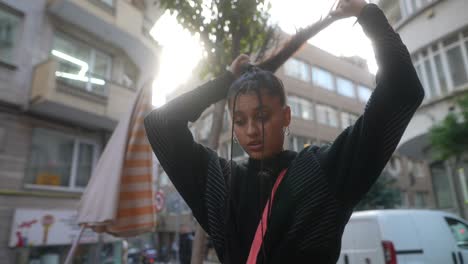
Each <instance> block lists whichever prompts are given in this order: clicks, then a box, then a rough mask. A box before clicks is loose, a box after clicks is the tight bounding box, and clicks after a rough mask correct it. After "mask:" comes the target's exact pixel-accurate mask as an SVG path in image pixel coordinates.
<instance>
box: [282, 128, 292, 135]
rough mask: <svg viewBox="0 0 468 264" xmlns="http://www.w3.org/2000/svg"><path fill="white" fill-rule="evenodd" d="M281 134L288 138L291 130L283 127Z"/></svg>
mask: <svg viewBox="0 0 468 264" xmlns="http://www.w3.org/2000/svg"><path fill="white" fill-rule="evenodd" d="M283 133H284V134H285V135H286V136H289V135H290V134H291V130H290V129H289V126H287V127H285V128H284V129H283Z"/></svg>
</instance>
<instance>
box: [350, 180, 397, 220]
mask: <svg viewBox="0 0 468 264" xmlns="http://www.w3.org/2000/svg"><path fill="white" fill-rule="evenodd" d="M395 183H396V180H395V179H394V178H392V177H391V176H390V175H388V174H386V173H385V172H384V173H382V175H380V177H379V179H378V180H377V181H376V182H375V183H374V185H372V187H371V189H370V190H369V192H368V193H367V194H366V195H365V196H364V198H363V199H362V200H361V201H360V202H359V204H358V205H357V206H356V210H357V211H361V210H371V209H388V208H395V207H397V206H398V205H400V204H401V198H400V191H399V190H398V188H396V186H395Z"/></svg>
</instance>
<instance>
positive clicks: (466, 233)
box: [445, 217, 468, 249]
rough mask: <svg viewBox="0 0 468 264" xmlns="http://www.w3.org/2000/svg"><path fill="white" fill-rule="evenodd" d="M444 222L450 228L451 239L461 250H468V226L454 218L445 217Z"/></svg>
mask: <svg viewBox="0 0 468 264" xmlns="http://www.w3.org/2000/svg"><path fill="white" fill-rule="evenodd" d="M445 221H446V222H447V224H448V226H449V227H450V231H451V233H452V235H453V238H454V239H455V241H456V242H457V245H458V246H459V247H461V248H465V249H466V248H468V226H467V225H466V224H465V223H463V222H461V221H459V220H457V219H454V218H450V217H446V218H445Z"/></svg>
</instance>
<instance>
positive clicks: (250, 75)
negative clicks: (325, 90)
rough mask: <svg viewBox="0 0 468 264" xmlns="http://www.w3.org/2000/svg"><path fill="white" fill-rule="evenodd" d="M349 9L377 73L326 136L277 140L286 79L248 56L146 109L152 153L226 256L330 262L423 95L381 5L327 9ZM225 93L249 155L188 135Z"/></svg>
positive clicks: (285, 116) (355, 3) (354, 3)
mask: <svg viewBox="0 0 468 264" xmlns="http://www.w3.org/2000/svg"><path fill="white" fill-rule="evenodd" d="M349 16H356V17H358V22H359V23H360V24H361V25H362V27H363V29H364V31H365V32H366V34H367V35H368V36H369V38H371V40H372V41H373V44H374V47H375V53H376V57H377V61H378V65H379V73H378V74H377V87H376V89H375V91H374V92H373V94H372V96H371V98H370V100H369V102H368V104H367V106H366V108H365V111H364V114H363V115H362V116H360V118H359V119H358V120H357V121H356V123H355V124H354V125H353V126H350V127H348V128H347V129H345V130H344V131H343V132H342V133H341V134H340V135H339V136H338V137H337V138H336V140H335V141H334V142H333V143H332V144H331V145H328V146H324V147H317V146H309V147H306V148H305V149H304V150H302V151H300V152H299V153H296V152H293V151H285V150H283V141H284V137H285V134H286V132H285V131H286V130H287V127H288V126H289V123H290V121H291V111H290V108H289V106H287V105H286V98H285V92H284V88H283V86H282V83H281V81H280V80H279V79H278V78H277V77H275V75H274V74H273V73H271V72H269V71H267V70H263V69H261V67H255V66H251V65H249V64H248V57H246V56H240V57H239V58H237V59H236V60H235V61H234V62H233V64H232V65H231V71H232V72H226V73H225V74H224V75H222V76H220V77H218V78H217V79H215V80H213V81H210V82H208V83H206V84H204V85H202V86H200V87H198V88H197V89H195V90H193V91H191V92H188V93H186V94H184V95H182V96H180V97H178V98H176V99H174V100H173V101H171V102H170V103H168V104H167V105H165V106H164V107H161V108H159V109H156V110H155V111H153V112H152V113H151V114H149V115H148V116H147V117H146V119H145V126H146V131H147V135H148V139H149V141H150V143H151V145H152V147H153V150H154V152H155V154H156V156H157V157H158V159H159V161H160V163H161V165H162V166H163V168H164V169H165V171H166V172H167V174H168V176H169V177H170V179H171V180H172V182H173V183H174V185H175V186H176V188H177V189H178V191H179V192H180V193H181V195H182V196H183V198H184V199H185V201H186V202H187V204H188V205H189V206H190V208H191V209H192V212H193V214H194V216H195V217H196V219H197V220H198V222H199V223H200V225H201V226H202V227H203V228H204V229H205V231H206V232H207V233H208V234H209V235H210V237H211V239H212V241H213V243H214V245H215V249H216V251H217V254H218V256H219V259H220V260H221V261H222V262H223V263H246V261H247V260H248V261H249V263H255V262H256V263H288V262H289V263H336V261H337V260H338V257H339V253H340V245H341V236H342V234H343V230H344V227H345V225H346V223H347V222H348V220H349V217H350V215H351V213H352V211H353V207H354V206H355V205H356V204H357V203H358V201H359V200H360V199H361V198H362V197H363V196H364V194H365V193H366V192H367V191H368V190H369V188H370V187H371V185H372V184H373V183H374V182H375V181H376V179H377V177H378V176H379V174H380V173H381V171H382V169H383V168H384V166H385V164H386V163H387V161H388V160H389V158H390V156H391V155H392V153H393V151H394V150H395V148H396V146H397V144H398V142H399V140H400V138H401V136H402V135H403V132H404V130H405V128H406V126H407V124H408V123H409V121H410V119H411V117H412V115H413V113H414V112H415V111H416V109H417V108H418V106H419V105H420V103H421V101H422V99H423V97H424V92H423V88H422V86H421V84H420V82H419V79H418V77H417V74H416V71H415V70H414V68H413V65H412V62H411V59H410V56H409V54H408V51H407V49H406V48H405V46H404V44H403V43H402V42H401V40H400V38H399V36H398V35H397V34H396V33H395V32H394V31H393V29H392V28H391V26H390V25H389V23H388V21H387V19H386V18H385V16H384V14H383V12H382V11H381V10H380V9H379V8H378V7H377V6H376V5H373V4H367V3H366V2H365V1H364V0H341V1H340V2H339V5H338V8H337V9H336V10H335V11H333V12H332V13H331V18H332V20H337V19H340V18H344V17H349ZM265 65H266V64H265ZM273 68H274V67H273ZM223 98H227V99H228V102H229V109H230V112H231V115H232V118H233V131H234V134H235V137H236V139H237V141H238V142H239V144H240V145H241V146H242V147H243V148H244V150H245V151H246V152H247V153H248V155H249V160H248V161H247V162H246V163H242V164H238V163H234V162H232V161H227V160H225V159H223V158H220V157H218V155H217V154H216V152H215V151H213V150H210V149H208V148H206V147H204V146H202V145H200V144H197V143H196V142H194V140H193V137H192V135H191V133H190V131H189V129H188V128H187V123H188V122H189V121H191V122H194V121H195V120H197V118H198V117H199V116H200V114H201V113H202V111H203V110H204V109H206V108H207V107H208V106H209V105H211V104H213V103H215V102H217V101H218V100H221V99H223ZM273 190H274V192H273ZM272 193H274V196H273V199H269V198H271V196H272ZM259 245H260V248H259V247H258V246H259Z"/></svg>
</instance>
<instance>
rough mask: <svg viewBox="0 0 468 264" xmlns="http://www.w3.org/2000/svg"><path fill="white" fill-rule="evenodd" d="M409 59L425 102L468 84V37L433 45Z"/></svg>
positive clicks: (451, 39)
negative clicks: (424, 95)
mask: <svg viewBox="0 0 468 264" xmlns="http://www.w3.org/2000/svg"><path fill="white" fill-rule="evenodd" d="M412 57H413V59H414V65H415V68H416V71H417V73H418V76H419V78H420V80H421V83H422V85H423V87H424V89H425V91H426V99H430V98H434V97H438V96H441V95H446V94H448V93H449V92H450V91H453V90H454V89H457V88H458V87H462V86H464V85H466V84H468V37H467V36H465V35H463V34H462V33H457V34H455V35H451V36H449V37H447V38H446V39H444V40H442V41H439V42H436V43H433V44H431V45H430V47H427V48H424V49H422V50H421V51H420V52H418V53H415V54H413V56H412Z"/></svg>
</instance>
